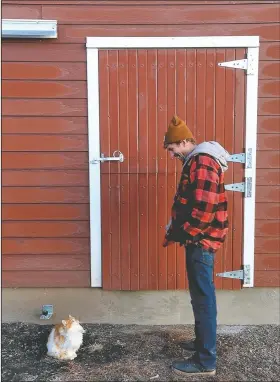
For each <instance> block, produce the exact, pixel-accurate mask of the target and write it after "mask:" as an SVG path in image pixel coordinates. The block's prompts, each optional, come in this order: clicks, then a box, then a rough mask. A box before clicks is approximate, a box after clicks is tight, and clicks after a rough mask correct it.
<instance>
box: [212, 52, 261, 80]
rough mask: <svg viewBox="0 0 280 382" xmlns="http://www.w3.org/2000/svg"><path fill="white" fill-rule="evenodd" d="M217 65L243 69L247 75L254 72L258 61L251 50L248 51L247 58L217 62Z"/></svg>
mask: <svg viewBox="0 0 280 382" xmlns="http://www.w3.org/2000/svg"><path fill="white" fill-rule="evenodd" d="M218 65H219V66H224V67H227V68H234V69H243V70H246V72H247V74H249V75H250V74H256V73H257V69H258V62H257V60H256V58H255V57H254V55H253V54H252V53H251V52H249V53H248V55H247V58H244V59H242V60H234V61H225V62H219V63H218Z"/></svg>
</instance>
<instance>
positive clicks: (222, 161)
mask: <svg viewBox="0 0 280 382" xmlns="http://www.w3.org/2000/svg"><path fill="white" fill-rule="evenodd" d="M164 148H165V149H167V150H168V151H169V153H170V156H171V158H172V159H173V158H178V159H180V160H181V161H182V163H183V168H182V175H181V180H180V183H179V185H178V189H177V192H176V195H175V197H174V203H173V206H172V213H171V220H170V222H169V225H168V226H167V227H166V229H167V232H166V236H165V240H164V243H163V246H164V247H166V246H168V245H170V244H171V243H174V242H177V243H180V245H184V246H185V248H186V265H187V275H188V280H189V290H190V296H191V303H192V308H193V313H194V318H195V339H194V341H193V342H186V343H184V344H183V345H182V346H183V348H184V349H187V350H190V351H194V355H193V356H192V357H191V358H188V359H187V360H182V361H175V362H173V363H172V369H173V371H174V372H176V373H178V374H181V375H214V374H215V373H216V329H217V308H216V295H215V286H214V283H213V267H214V255H215V252H216V251H217V250H218V249H219V248H220V247H221V246H222V243H223V242H224V240H225V238H226V234H227V231H228V214H227V198H226V195H225V187H224V171H226V170H227V158H228V155H229V154H228V152H227V151H226V150H225V149H224V148H223V147H222V146H220V145H219V143H217V142H204V143H201V144H200V145H196V143H195V140H194V137H193V135H192V133H191V131H190V130H189V128H188V127H187V125H186V124H185V123H184V122H183V121H182V120H181V119H179V118H178V117H177V116H174V117H173V118H172V120H171V122H170V124H169V127H168V130H167V133H166V134H165V138H164Z"/></svg>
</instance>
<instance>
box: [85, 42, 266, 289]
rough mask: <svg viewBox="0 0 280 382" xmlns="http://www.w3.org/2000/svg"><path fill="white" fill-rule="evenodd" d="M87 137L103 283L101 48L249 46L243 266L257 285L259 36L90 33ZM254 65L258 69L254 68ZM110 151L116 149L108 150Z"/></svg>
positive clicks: (95, 272) (94, 252)
mask: <svg viewBox="0 0 280 382" xmlns="http://www.w3.org/2000/svg"><path fill="white" fill-rule="evenodd" d="M86 47H87V86H88V140H89V184H90V192H89V194H90V242H91V245H90V251H91V286H92V287H102V269H101V259H102V244H101V179H100V162H98V163H95V164H91V163H90V162H91V161H92V160H93V159H94V158H99V157H100V139H99V73H98V50H99V49H141V48H142V49H149V48H150V49H160V48H163V49H178V48H246V49H247V59H248V66H247V69H246V70H247V76H246V89H247V91H246V122H245V134H246V139H245V156H246V159H245V199H244V216H243V221H244V233H243V257H242V258H243V266H244V267H247V268H248V269H249V272H248V276H249V277H248V276H247V278H246V279H245V280H244V283H243V286H244V287H253V286H254V245H255V188H256V142H257V99H258V61H259V37H258V36H213V37H87V42H86ZM252 68H253V70H252ZM108 154H109V155H111V154H112V153H108Z"/></svg>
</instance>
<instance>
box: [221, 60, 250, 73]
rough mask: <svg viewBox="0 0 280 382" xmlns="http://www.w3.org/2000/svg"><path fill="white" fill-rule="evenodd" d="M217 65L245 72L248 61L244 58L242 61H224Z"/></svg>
mask: <svg viewBox="0 0 280 382" xmlns="http://www.w3.org/2000/svg"><path fill="white" fill-rule="evenodd" d="M218 65H219V66H224V67H226V68H235V69H243V70H247V68H248V60H247V58H244V59H243V60H234V61H225V62H219V63H218Z"/></svg>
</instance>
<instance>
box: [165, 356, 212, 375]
mask: <svg viewBox="0 0 280 382" xmlns="http://www.w3.org/2000/svg"><path fill="white" fill-rule="evenodd" d="M172 370H173V371H174V373H176V374H178V375H215V374H216V369H212V370H211V369H205V368H204V367H202V366H201V365H199V364H197V363H195V362H194V360H193V359H192V358H189V359H185V360H182V361H174V362H173V363H172Z"/></svg>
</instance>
